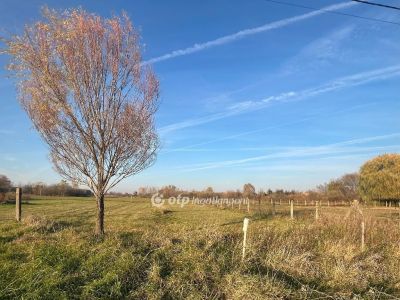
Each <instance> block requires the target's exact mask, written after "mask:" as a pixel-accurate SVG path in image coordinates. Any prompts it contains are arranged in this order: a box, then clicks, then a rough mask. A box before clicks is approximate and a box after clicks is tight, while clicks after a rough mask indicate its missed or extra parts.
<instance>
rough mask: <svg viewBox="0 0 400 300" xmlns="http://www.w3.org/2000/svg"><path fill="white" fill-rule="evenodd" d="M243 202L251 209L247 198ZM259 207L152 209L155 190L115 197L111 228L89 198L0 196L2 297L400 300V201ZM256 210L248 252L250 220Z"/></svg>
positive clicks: (108, 205) (108, 211)
mask: <svg viewBox="0 0 400 300" xmlns="http://www.w3.org/2000/svg"><path fill="white" fill-rule="evenodd" d="M242 208H243V207H242ZM276 208H277V213H276V216H275V217H272V215H271V213H270V212H269V211H270V209H271V207H270V205H268V204H263V206H262V207H261V208H260V209H259V208H258V206H257V205H256V204H252V206H251V211H250V213H249V214H248V213H247V212H246V211H245V209H244V208H243V209H242V210H241V211H239V210H238V209H237V207H236V208H234V209H224V208H222V209H221V208H219V207H216V206H200V205H199V206H194V205H188V206H186V207H184V208H181V207H179V206H167V207H165V208H163V209H157V208H153V207H151V204H150V200H149V199H137V198H136V199H135V198H134V199H130V198H118V199H107V200H106V217H105V223H106V224H105V225H106V236H105V237H104V238H102V239H99V238H96V237H94V235H93V230H94V223H95V216H96V205H95V202H94V200H93V199H89V198H62V199H57V198H53V197H43V198H42V199H37V198H36V199H35V198H33V199H32V200H30V201H29V203H28V204H24V206H23V222H22V223H21V224H18V223H17V222H15V221H14V219H13V218H14V206H13V205H0V274H1V276H0V298H1V299H14V298H22V297H23V298H24V299H38V298H48V299H59V298H75V299H82V298H84V299H85V298H86V299H100V298H102V299H103V298H108V299H119V298H132V299H183V298H191V299H266V298H267V299H268V298H271V299H274V298H291V299H308V298H330V297H333V298H338V299H341V298H351V297H359V298H363V299H385V298H387V299H393V298H395V297H396V296H397V297H400V248H399V241H400V227H399V219H398V217H399V215H398V209H397V210H396V209H394V208H392V209H384V208H380V209H373V208H367V209H364V215H365V221H366V224H367V227H366V228H367V232H366V249H365V250H364V251H362V250H361V248H360V226H359V224H360V223H359V217H357V216H353V215H350V216H349V217H348V218H347V219H346V218H345V216H346V214H347V212H348V210H349V208H348V207H322V208H321V210H320V216H321V218H320V220H318V221H315V220H314V208H313V207H312V206H309V207H306V208H305V207H303V206H296V207H295V217H296V218H295V220H290V218H289V207H288V205H287V204H286V205H281V206H279V205H277V207H276ZM245 216H249V217H250V219H251V223H250V227H249V232H248V246H249V247H248V252H247V254H246V258H245V260H244V261H243V262H242V261H241V250H242V248H241V245H242V238H243V235H242V221H243V218H244V217H245Z"/></svg>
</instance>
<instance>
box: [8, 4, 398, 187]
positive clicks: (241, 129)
mask: <svg viewBox="0 0 400 300" xmlns="http://www.w3.org/2000/svg"><path fill="white" fill-rule="evenodd" d="M377 1H378V0H377ZM61 2H62V6H61V4H60V3H61ZM378 2H381V3H386V4H391V5H397V6H400V5H399V4H400V3H399V2H400V1H398V0H392V1H390V0H385V1H383V0H382V1H378ZM292 3H301V4H304V5H307V6H312V7H318V8H326V7H329V9H331V10H334V11H337V12H344V13H348V14H354V15H359V16H363V17H369V18H377V19H382V20H387V21H391V22H397V23H400V13H399V12H398V11H395V10H390V9H385V8H379V7H373V6H368V5H365V4H355V3H352V2H351V1H343V0H342V1H328V0H318V1H316V0H302V1H292ZM44 4H47V5H48V6H49V7H52V8H60V9H63V8H69V7H78V6H81V7H83V8H85V9H87V10H88V11H90V12H94V13H97V14H100V15H102V16H104V17H109V16H110V15H111V14H112V13H120V12H121V11H122V10H125V11H126V12H127V13H128V15H129V16H130V17H131V19H132V21H133V23H134V25H135V26H136V28H138V29H139V30H140V33H141V36H142V43H143V45H144V53H143V57H144V60H145V61H146V62H147V63H151V64H152V65H153V68H154V70H155V72H156V73H157V75H158V76H159V79H160V84H161V105H160V109H159V111H158V113H157V116H156V121H157V128H158V129H159V133H160V137H161V141H162V148H161V150H160V152H159V155H158V159H157V161H156V163H155V164H154V165H153V166H152V167H151V168H149V169H147V170H145V171H144V172H142V173H141V174H138V175H136V176H134V177H131V178H129V179H127V180H125V181H124V182H122V183H120V185H119V186H117V188H116V189H115V190H117V191H124V192H131V191H133V190H136V189H137V188H138V187H139V186H147V185H148V186H158V187H161V186H163V185H167V184H174V185H177V186H178V187H181V188H186V189H191V188H195V189H203V188H206V187H207V186H212V187H214V189H215V190H225V189H236V188H241V187H242V186H243V184H244V183H246V182H251V183H253V184H254V185H255V186H256V187H257V189H259V188H263V189H268V188H272V189H275V188H285V189H298V190H307V189H310V188H314V187H315V186H316V185H317V184H319V183H322V182H325V181H327V180H329V179H331V178H335V177H338V176H340V175H342V174H344V173H346V172H354V171H357V170H358V169H359V167H360V166H361V165H362V163H363V162H365V161H366V160H368V159H370V158H372V157H374V156H376V155H378V154H382V153H388V152H400V119H399V112H400V85H399V83H400V26H399V25H394V24H388V23H381V22H375V21H368V20H363V19H358V18H352V17H347V16H342V15H337V14H328V13H321V12H319V13H312V11H310V10H307V9H303V8H299V7H291V6H285V5H279V4H276V3H271V2H268V1H264V0H254V1H232V0H219V1H211V0H210V1H183V0H181V1H145V0H143V1H129V3H128V2H127V1H116V0H114V1H85V2H83V1H35V0H33V1H9V0H2V1H1V2H0V34H1V35H4V34H8V33H10V32H11V33H20V32H21V30H22V29H23V26H24V24H25V23H31V22H33V21H35V20H37V19H38V18H40V7H41V6H43V5H44ZM6 62H7V58H5V57H0V65H1V71H0V76H1V78H2V80H1V81H0V107H1V118H0V174H6V175H8V176H9V177H10V178H11V180H13V181H14V182H15V183H16V184H18V183H26V182H36V181H44V182H48V183H52V182H58V181H59V180H60V179H61V178H60V177H59V176H58V175H57V174H56V173H55V172H54V171H53V170H52V166H51V164H50V162H49V160H48V158H47V155H48V151H47V148H46V145H45V144H44V143H43V142H42V141H41V140H40V138H39V136H38V134H37V133H36V132H35V131H34V130H33V128H32V126H31V124H30V121H29V120H28V118H27V117H26V115H25V113H24V112H23V111H22V110H21V108H20V107H19V105H18V102H17V100H16V94H15V89H14V86H13V83H12V81H11V80H10V79H7V78H6V77H5V76H6V72H5V71H4V66H5V65H6Z"/></svg>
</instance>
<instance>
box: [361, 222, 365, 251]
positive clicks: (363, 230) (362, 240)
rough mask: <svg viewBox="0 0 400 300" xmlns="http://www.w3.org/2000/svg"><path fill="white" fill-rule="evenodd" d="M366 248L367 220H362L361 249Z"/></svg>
mask: <svg viewBox="0 0 400 300" xmlns="http://www.w3.org/2000/svg"><path fill="white" fill-rule="evenodd" d="M364 248H365V222H364V220H363V221H361V251H364Z"/></svg>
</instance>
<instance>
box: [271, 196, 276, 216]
mask: <svg viewBox="0 0 400 300" xmlns="http://www.w3.org/2000/svg"><path fill="white" fill-rule="evenodd" d="M275 213H276V207H275V199H274V200H273V201H272V215H273V216H275Z"/></svg>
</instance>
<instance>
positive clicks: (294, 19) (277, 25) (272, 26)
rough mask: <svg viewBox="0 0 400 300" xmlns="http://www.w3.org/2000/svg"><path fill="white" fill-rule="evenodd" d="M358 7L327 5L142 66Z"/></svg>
mask: <svg viewBox="0 0 400 300" xmlns="http://www.w3.org/2000/svg"><path fill="white" fill-rule="evenodd" d="M355 5H358V3H356V2H342V3H338V4H333V5H329V6H326V7H323V8H321V9H320V10H317V11H312V12H309V13H306V14H303V15H299V16H295V17H291V18H287V19H282V20H279V21H275V22H272V23H267V24H264V25H262V26H259V27H254V28H249V29H244V30H241V31H238V32H236V33H233V34H229V35H226V36H223V37H220V38H217V39H215V40H211V41H208V42H204V43H199V44H194V45H193V46H190V47H187V48H185V49H179V50H175V51H172V52H170V53H167V54H164V55H161V56H158V57H154V58H151V59H149V60H147V61H144V62H143V65H147V64H154V63H157V62H160V61H164V60H168V59H171V58H175V57H178V56H183V55H188V54H192V53H195V52H199V51H202V50H205V49H208V48H212V47H216V46H220V45H224V44H227V43H231V42H233V41H236V40H238V39H242V38H244V37H246V36H249V35H253V34H257V33H261V32H266V31H271V30H275V29H278V28H282V27H285V26H288V25H291V24H293V23H297V22H300V21H303V20H306V19H310V18H312V17H315V16H319V15H322V14H324V13H326V12H328V11H335V10H339V9H343V8H348V7H352V6H355Z"/></svg>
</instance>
